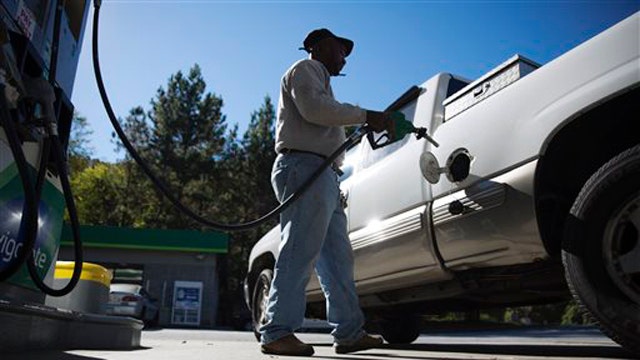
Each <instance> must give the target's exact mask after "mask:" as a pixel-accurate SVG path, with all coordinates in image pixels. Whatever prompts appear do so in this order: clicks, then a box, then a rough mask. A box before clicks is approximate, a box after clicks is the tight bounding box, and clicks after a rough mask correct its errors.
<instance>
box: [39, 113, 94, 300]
mask: <svg viewBox="0 0 640 360" xmlns="http://www.w3.org/2000/svg"><path fill="white" fill-rule="evenodd" d="M54 126H55V125H54ZM45 141H46V142H48V143H49V144H45V146H44V149H43V151H42V153H41V158H40V164H41V168H40V170H43V169H44V171H45V172H46V166H44V167H43V166H42V164H43V163H44V164H46V163H47V161H48V157H49V154H51V155H52V156H53V158H54V160H55V166H56V169H58V177H59V178H60V184H61V185H62V193H63V194H64V201H65V204H66V205H67V210H68V213H69V220H70V221H71V232H72V234H73V250H74V266H73V273H72V274H71V279H69V282H68V283H67V285H65V286H64V287H63V288H61V289H54V288H51V287H49V286H48V285H47V284H45V283H44V281H42V279H40V276H39V275H38V272H37V271H38V270H37V269H36V265H35V261H34V260H33V255H31V256H30V257H29V259H27V269H28V270H29V275H31V280H32V281H33V283H34V284H35V285H36V286H37V287H38V289H40V290H41V291H42V292H43V293H45V294H47V295H50V296H56V297H58V296H64V295H67V294H68V293H70V292H71V291H72V290H73V289H74V288H75V287H76V285H77V284H78V282H79V281H80V275H81V274H82V264H83V256H84V255H83V253H82V243H81V241H80V222H79V220H78V211H77V209H76V205H75V201H74V200H73V195H72V191H71V184H70V182H69V174H68V173H67V164H66V161H65V159H66V157H65V155H64V150H63V148H62V145H61V143H60V138H59V137H58V136H57V132H56V131H54V129H52V130H51V131H50V134H49V139H47V140H45ZM48 147H50V149H51V152H49V151H46V150H48V149H47V148H48ZM39 176H41V175H40V174H39ZM38 180H39V181H38V187H37V189H36V195H37V196H38V197H39V195H41V193H42V186H43V184H44V181H40V178H39V179H38ZM43 180H44V179H43Z"/></svg>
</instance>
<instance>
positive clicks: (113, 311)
mask: <svg viewBox="0 0 640 360" xmlns="http://www.w3.org/2000/svg"><path fill="white" fill-rule="evenodd" d="M107 315H118V316H131V317H133V318H136V319H139V320H142V321H143V322H144V324H145V326H147V327H153V326H157V325H158V318H159V308H158V305H157V300H156V299H154V298H153V297H151V295H149V293H148V292H147V291H146V290H145V289H144V288H143V287H142V285H138V284H118V283H116V284H111V287H110V290H109V302H108V303H107Z"/></svg>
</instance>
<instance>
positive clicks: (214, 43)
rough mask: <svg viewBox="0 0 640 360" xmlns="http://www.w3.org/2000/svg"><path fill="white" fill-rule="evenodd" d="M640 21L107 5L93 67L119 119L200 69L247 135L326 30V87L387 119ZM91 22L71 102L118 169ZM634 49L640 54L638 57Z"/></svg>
mask: <svg viewBox="0 0 640 360" xmlns="http://www.w3.org/2000/svg"><path fill="white" fill-rule="evenodd" d="M638 10H640V1H638V0H635V1H622V0H599V1H595V0H593V1H497V0H496V1H329V0H326V1H291V0H290V1H241V0H239V1H214V0H210V1H206V0H202V1H195V0H194V1H189V0H168V1H164V0H148V1H144V0H105V1H103V5H102V8H101V10H100V39H99V41H100V60H101V68H102V72H103V77H104V81H105V85H106V88H107V92H108V94H109V95H110V99H111V103H112V106H113V108H114V111H115V112H116V114H117V115H118V116H119V117H121V118H124V117H126V115H127V114H128V112H129V110H130V109H131V108H133V107H135V106H143V107H144V108H145V109H146V110H148V109H149V107H150V105H149V102H150V100H151V99H152V98H154V97H155V94H156V91H157V89H158V88H159V87H160V86H162V87H165V86H166V83H167V81H168V79H169V77H170V76H171V75H172V74H175V73H176V72H178V71H182V72H184V73H186V72H188V70H189V69H190V68H191V67H192V66H193V65H194V64H196V63H197V64H199V65H200V67H201V70H202V74H203V78H204V79H205V81H206V83H207V91H208V92H211V93H214V94H216V95H218V96H221V97H222V99H223V101H224V107H223V109H222V111H223V113H224V114H225V115H226V116H227V122H228V123H229V124H238V125H239V127H240V130H241V132H243V131H244V130H245V129H246V126H247V123H248V122H249V120H250V117H251V113H252V112H253V111H256V110H257V109H258V108H259V107H260V106H261V104H262V103H263V100H264V97H265V96H266V95H269V96H271V98H272V99H273V101H274V102H277V98H278V89H279V82H280V77H281V76H282V74H283V73H284V71H285V70H286V69H287V68H288V67H289V66H290V65H291V64H292V63H293V62H294V61H296V60H298V59H300V58H302V57H305V56H306V53H304V52H303V51H300V50H298V47H300V46H301V43H302V40H303V39H304V36H305V35H306V34H307V33H308V32H309V31H310V30H313V29H315V28H319V27H327V28H329V29H331V30H332V31H333V32H334V33H335V34H337V35H339V36H344V37H348V38H350V39H352V40H354V42H355V47H354V51H353V53H352V54H351V56H349V57H348V58H347V65H346V67H345V68H344V69H343V73H345V74H347V76H345V77H339V78H333V80H332V86H333V90H334V93H335V95H336V98H337V99H338V100H339V101H343V102H349V103H352V104H357V105H360V106H362V107H364V108H368V109H374V110H382V109H383V108H385V107H386V106H387V105H389V104H390V103H391V102H393V101H394V100H395V99H396V98H397V97H398V96H399V95H401V94H402V93H403V92H404V91H405V90H406V89H408V88H409V87H410V86H412V85H417V84H420V83H422V82H423V81H425V80H426V79H428V78H429V77H431V76H432V75H434V74H436V73H439V72H450V73H455V74H458V75H461V76H464V77H466V78H469V79H476V78H478V77H480V76H481V75H482V74H484V73H485V72H487V71H489V70H491V69H492V68H493V67H495V66H496V65H498V64H500V63H502V62H503V61H505V60H506V59H508V58H509V57H511V56H512V55H514V54H516V53H519V54H522V55H524V56H526V57H528V58H530V59H532V60H534V61H537V62H539V63H541V64H544V63H547V62H549V61H550V60H552V59H553V58H555V57H557V56H559V55H561V54H562V53H564V52H566V51H567V50H569V49H571V48H573V47H575V46H576V45H578V44H580V43H582V42H584V41H585V40H587V39H589V38H591V37H593V36H594V35H596V34H598V33H599V32H601V31H603V30H604V29H606V28H608V27H610V26H612V25H613V24H615V23H617V22H619V21H620V20H622V19H624V18H626V17H628V16H630V15H631V14H633V13H634V12H636V11H638ZM92 17H93V9H91V10H90V12H89V20H88V23H87V27H86V31H85V35H84V41H83V45H82V52H81V55H80V62H79V65H78V72H77V75H76V80H75V86H74V90H73V96H72V102H73V103H74V105H75V107H76V110H77V111H78V113H79V114H80V115H81V116H85V117H86V118H87V119H88V121H89V126H90V129H91V130H92V131H93V134H92V135H91V137H90V139H89V140H90V147H91V148H92V149H93V153H94V157H97V158H99V159H101V160H104V161H110V162H113V161H117V160H118V159H120V158H122V154H117V153H115V150H114V149H115V145H114V144H113V143H112V142H111V132H112V129H111V124H110V123H109V121H108V119H107V116H106V112H105V111H104V108H103V106H102V102H101V101H100V98H99V94H98V90H97V86H96V83H95V79H94V75H93V67H92V62H91V26H92ZM636 45H638V44H636ZM638 46H640V45H638Z"/></svg>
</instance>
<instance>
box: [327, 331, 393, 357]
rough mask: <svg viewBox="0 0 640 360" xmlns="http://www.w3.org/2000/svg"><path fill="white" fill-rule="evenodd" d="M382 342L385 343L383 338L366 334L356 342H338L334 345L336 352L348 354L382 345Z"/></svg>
mask: <svg viewBox="0 0 640 360" xmlns="http://www.w3.org/2000/svg"><path fill="white" fill-rule="evenodd" d="M382 343H384V341H383V340H382V338H380V337H377V336H371V335H368V334H365V335H364V336H363V337H361V338H360V339H358V340H356V341H354V342H351V343H342V344H338V343H336V344H335V345H334V347H335V351H336V354H347V353H351V352H355V351H361V350H367V349H373V348H376V347H378V346H380V345H382Z"/></svg>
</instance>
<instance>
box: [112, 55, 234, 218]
mask: <svg viewBox="0 0 640 360" xmlns="http://www.w3.org/2000/svg"><path fill="white" fill-rule="evenodd" d="M205 90H206V84H205V82H204V80H203V78H202V74H201V71H200V67H199V66H198V65H197V64H196V65H194V66H193V67H192V68H191V69H190V71H189V73H188V75H186V76H185V75H183V74H182V72H180V71H178V72H177V73H176V74H175V75H172V76H171V77H170V78H169V82H168V84H167V87H166V89H165V88H163V87H160V88H159V89H158V91H157V93H156V97H155V98H154V99H152V100H151V109H150V110H149V112H147V113H145V112H144V110H143V109H142V108H141V107H138V108H134V109H132V110H131V112H130V114H129V116H128V117H127V118H126V119H125V126H124V127H125V132H126V133H127V136H128V137H129V138H130V139H131V140H132V143H133V144H134V146H135V147H136V148H137V149H138V151H139V153H140V155H141V156H142V157H143V158H144V159H145V161H146V162H147V163H148V164H149V166H150V167H151V168H152V170H153V171H154V172H155V173H156V174H157V175H158V176H159V177H160V178H161V179H162V180H163V181H164V183H165V184H166V186H167V187H168V189H169V191H171V192H172V193H173V194H174V195H175V197H176V198H177V199H178V200H179V201H181V202H182V203H183V204H185V205H186V206H187V207H189V208H191V209H192V210H194V211H195V212H199V213H201V214H202V215H208V214H212V213H215V212H216V211H222V210H223V208H221V207H219V206H216V204H218V203H219V201H218V200H219V197H220V195H219V189H224V187H223V185H224V183H225V181H224V176H223V175H224V174H223V173H222V172H221V171H220V166H219V164H218V162H219V161H218V160H219V159H222V158H223V155H222V153H223V151H224V150H225V145H226V143H227V141H228V137H226V136H225V134H226V132H227V125H226V118H225V116H224V115H223V114H222V112H221V109H222V106H223V101H222V98H221V97H218V96H216V95H214V94H211V93H206V92H205ZM127 161H130V158H127ZM136 171H137V170H134V169H133V168H132V169H131V175H132V177H134V178H135V179H138V180H137V183H140V182H143V181H146V180H142V177H140V176H138V175H139V173H136ZM215 190H218V191H215ZM154 198H155V206H154V207H153V208H154V211H153V212H147V213H146V217H145V220H144V222H145V223H146V224H147V225H148V226H152V227H160V228H200V227H201V225H198V224H196V223H194V222H193V221H192V220H190V219H189V218H187V217H186V216H184V215H182V214H180V213H179V212H178V211H177V210H176V209H174V208H173V206H172V205H171V204H170V203H169V202H168V201H167V200H166V199H164V197H163V196H162V195H161V194H160V193H159V192H156V196H155V197H154ZM203 212H204V213H203Z"/></svg>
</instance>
